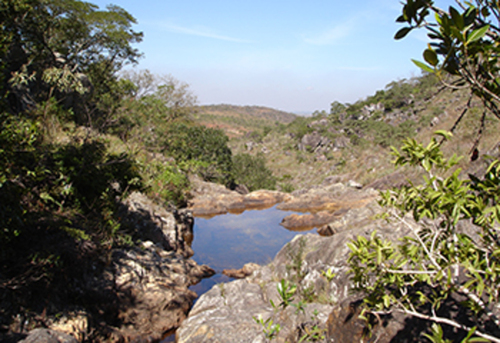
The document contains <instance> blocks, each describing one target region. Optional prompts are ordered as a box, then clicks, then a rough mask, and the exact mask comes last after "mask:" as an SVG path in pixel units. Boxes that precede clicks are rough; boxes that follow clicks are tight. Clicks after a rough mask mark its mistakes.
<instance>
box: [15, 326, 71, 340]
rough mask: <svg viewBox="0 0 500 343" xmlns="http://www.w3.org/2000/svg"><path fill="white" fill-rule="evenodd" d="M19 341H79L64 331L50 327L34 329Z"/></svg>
mask: <svg viewBox="0 0 500 343" xmlns="http://www.w3.org/2000/svg"><path fill="white" fill-rule="evenodd" d="M19 343H78V341H77V340H76V339H75V338H74V337H72V336H70V335H68V334H65V333H62V332H58V331H54V330H49V329H34V330H32V331H30V332H29V333H28V336H27V337H26V338H24V339H22V340H20V341H19Z"/></svg>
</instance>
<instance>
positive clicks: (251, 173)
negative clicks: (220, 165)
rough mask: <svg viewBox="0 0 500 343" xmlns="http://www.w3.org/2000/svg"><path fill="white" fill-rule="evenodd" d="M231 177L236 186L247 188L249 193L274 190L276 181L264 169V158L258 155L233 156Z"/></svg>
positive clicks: (266, 169) (268, 171) (267, 170)
mask: <svg viewBox="0 0 500 343" xmlns="http://www.w3.org/2000/svg"><path fill="white" fill-rule="evenodd" d="M233 176H234V180H235V182H236V183H237V184H243V185H245V186H247V188H248V190H250V191H255V190H258V189H275V188H276V179H275V178H274V177H273V174H272V172H271V171H270V170H269V169H268V168H267V167H266V160H265V159H264V157H262V156H259V155H257V156H252V155H249V154H238V155H235V156H234V157H233Z"/></svg>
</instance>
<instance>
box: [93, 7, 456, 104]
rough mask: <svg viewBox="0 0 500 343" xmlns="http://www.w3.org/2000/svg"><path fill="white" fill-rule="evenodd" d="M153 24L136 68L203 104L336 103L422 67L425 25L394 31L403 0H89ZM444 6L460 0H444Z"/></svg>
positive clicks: (146, 27) (143, 26) (145, 26)
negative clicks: (164, 78) (183, 87)
mask: <svg viewBox="0 0 500 343" xmlns="http://www.w3.org/2000/svg"><path fill="white" fill-rule="evenodd" d="M88 1H89V2H91V3H94V4H96V5H98V6H99V7H101V8H105V6H106V5H108V4H114V5H118V6H120V7H122V8H124V9H125V10H127V11H128V12H129V13H130V14H132V15H133V16H134V17H135V18H136V20H137V22H138V24H137V25H134V30H135V31H142V32H143V33H144V39H143V41H142V42H141V43H140V44H138V45H137V48H138V49H139V50H140V51H141V52H142V53H143V54H144V57H142V58H141V59H140V61H139V64H138V66H136V67H135V68H136V69H149V70H150V71H151V72H153V73H155V74H170V75H172V76H173V77H174V78H176V79H178V80H180V81H182V82H185V83H187V84H189V89H190V90H191V92H192V93H193V94H194V95H196V96H197V98H198V103H199V104H200V105H209V104H222V103H224V104H233V105H257V106H267V107H271V108H275V109H279V110H283V111H289V112H295V113H311V112H313V111H316V110H318V111H321V110H326V111H327V112H328V111H329V108H330V104H331V103H332V102H333V101H339V102H341V103H353V102H356V101H357V100H359V99H363V98H365V97H366V96H369V95H372V94H374V93H375V92H376V91H377V90H379V89H384V88H385V86H386V85H387V84H388V83H390V82H392V81H395V80H401V79H408V78H411V77H414V76H418V75H420V70H419V69H418V68H417V67H416V66H415V65H414V64H413V63H412V62H411V59H420V60H421V59H422V57H421V56H422V52H423V50H424V49H425V47H426V43H427V39H426V35H425V33H424V32H423V31H422V32H419V31H414V32H412V33H411V34H410V35H409V36H407V37H406V38H405V39H403V40H400V41H395V40H394V39H393V37H394V34H395V33H396V32H397V30H398V29H399V28H400V27H402V26H401V24H398V23H396V22H395V19H396V18H397V17H398V16H399V15H400V14H401V4H400V1H399V0H329V1H327V0H286V1H285V0H182V1H180V0H175V1H173V0H141V1H138V0H114V1H113V0H88ZM436 3H437V4H438V5H440V6H442V7H447V6H448V5H450V4H452V3H454V1H452V0H441V1H436Z"/></svg>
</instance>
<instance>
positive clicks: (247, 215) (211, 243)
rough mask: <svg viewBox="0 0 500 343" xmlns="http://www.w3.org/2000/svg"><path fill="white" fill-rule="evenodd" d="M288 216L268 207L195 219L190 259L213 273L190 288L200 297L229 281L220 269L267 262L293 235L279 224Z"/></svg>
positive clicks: (284, 212)
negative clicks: (213, 271) (213, 287)
mask: <svg viewBox="0 0 500 343" xmlns="http://www.w3.org/2000/svg"><path fill="white" fill-rule="evenodd" d="M292 213H293V212H290V211H280V210H278V209H276V207H272V208H269V209H265V210H251V211H245V212H243V213H242V214H238V215H237V214H225V215H220V216H216V217H213V218H210V219H204V218H196V219H195V225H194V240H193V243H192V248H193V250H194V253H195V254H194V256H193V259H194V260H195V261H196V262H197V263H199V264H207V265H209V266H210V267H212V268H213V269H214V270H215V271H216V272H217V274H216V275H214V276H213V277H212V278H210V279H205V280H203V281H202V282H201V283H200V284H198V285H196V286H193V287H191V289H193V290H194V291H195V292H196V293H198V295H201V294H202V293H204V292H206V291H207V290H209V289H210V288H211V287H212V286H213V285H214V284H216V283H221V282H227V281H229V280H231V279H230V278H228V277H226V276H224V275H221V274H220V273H221V272H222V270H223V269H239V268H242V267H243V265H244V264H245V263H248V262H255V263H258V264H261V265H264V264H267V263H269V262H270V261H271V260H272V259H273V258H274V256H275V255H276V253H277V252H278V251H279V250H280V249H281V248H282V247H283V246H284V245H285V244H286V243H287V242H289V241H290V240H291V239H292V238H293V237H294V236H295V235H296V234H297V232H292V231H288V230H286V229H284V228H283V227H282V226H280V225H279V224H280V223H281V221H282V219H283V218H284V217H286V216H287V215H290V214H292Z"/></svg>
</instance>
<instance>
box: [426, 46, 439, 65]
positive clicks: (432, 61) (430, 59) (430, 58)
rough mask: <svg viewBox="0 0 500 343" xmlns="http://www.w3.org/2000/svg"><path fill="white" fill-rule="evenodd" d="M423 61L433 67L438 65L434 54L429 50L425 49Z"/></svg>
mask: <svg viewBox="0 0 500 343" xmlns="http://www.w3.org/2000/svg"><path fill="white" fill-rule="evenodd" d="M424 59H425V61H426V62H427V63H429V64H430V65H431V66H433V67H435V66H437V65H438V63H439V60H438V57H437V54H436V52H435V51H434V50H431V49H426V50H425V51H424Z"/></svg>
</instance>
